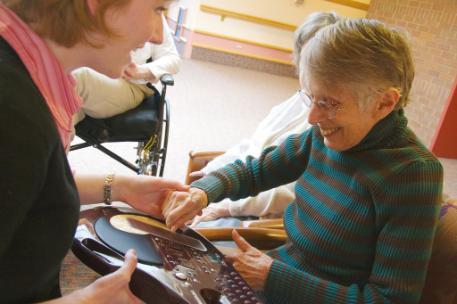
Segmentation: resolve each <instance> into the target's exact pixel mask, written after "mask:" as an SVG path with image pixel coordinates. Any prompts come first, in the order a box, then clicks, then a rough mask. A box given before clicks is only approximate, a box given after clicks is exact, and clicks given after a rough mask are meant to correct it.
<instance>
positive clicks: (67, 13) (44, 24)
mask: <svg viewBox="0 0 457 304" xmlns="http://www.w3.org/2000/svg"><path fill="white" fill-rule="evenodd" d="M1 1H2V2H3V3H4V4H5V5H6V6H7V7H8V8H10V9H11V10H12V11H14V12H15V13H16V14H17V15H18V16H19V17H20V18H21V19H22V20H23V21H24V22H25V23H27V24H29V25H30V26H31V27H32V28H33V29H34V31H35V32H37V34H38V35H40V36H41V37H43V38H47V39H50V40H52V41H54V42H56V43H57V44H59V45H62V46H64V47H72V46H74V45H75V44H76V43H79V42H82V43H87V44H89V45H91V46H97V44H96V42H95V41H91V40H90V39H89V33H91V32H98V33H100V34H103V35H106V36H108V37H116V36H117V34H116V33H114V32H113V31H112V30H111V29H110V28H109V27H108V26H107V24H106V20H105V14H106V12H107V11H108V10H109V9H111V8H116V9H119V8H122V7H124V6H125V5H127V4H128V3H129V2H130V1H131V0H101V1H99V4H98V7H97V10H96V11H95V12H94V13H93V14H92V13H91V12H90V11H89V8H88V7H87V1H83V0H33V1H31V0H1Z"/></svg>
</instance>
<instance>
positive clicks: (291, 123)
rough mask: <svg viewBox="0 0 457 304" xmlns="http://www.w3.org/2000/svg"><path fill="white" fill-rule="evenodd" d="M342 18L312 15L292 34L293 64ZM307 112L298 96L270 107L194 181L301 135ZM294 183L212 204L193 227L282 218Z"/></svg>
mask: <svg viewBox="0 0 457 304" xmlns="http://www.w3.org/2000/svg"><path fill="white" fill-rule="evenodd" d="M340 19H341V17H340V16H338V15H336V14H335V13H313V14H311V15H309V16H308V18H307V19H306V20H305V22H304V23H303V24H302V25H301V26H300V27H298V29H297V30H296V31H295V37H294V38H295V39H294V64H295V67H296V68H297V69H298V68H299V67H300V64H299V58H300V52H301V49H302V47H303V46H304V45H305V43H306V42H307V41H308V40H309V39H311V38H312V37H313V36H314V35H315V34H316V33H317V32H318V31H319V30H320V29H321V28H323V27H325V26H327V25H329V24H333V23H335V22H337V21H338V20H340ZM308 112H309V108H307V107H306V106H305V105H304V104H303V101H302V99H301V98H300V96H299V94H298V92H297V93H295V94H294V95H292V96H291V97H290V98H289V99H288V100H286V101H284V102H283V103H281V104H279V105H277V106H275V107H273V109H271V111H270V113H269V114H268V116H267V117H266V118H265V119H264V120H263V121H262V122H261V123H260V124H259V125H258V127H257V129H256V130H255V132H254V134H252V136H251V138H249V139H245V140H243V141H241V142H240V143H239V144H238V145H236V146H234V147H232V148H230V149H229V150H227V151H226V152H225V153H224V154H222V155H220V156H218V157H216V158H215V159H214V160H212V161H211V162H209V163H208V164H207V165H206V166H205V167H204V168H203V169H202V170H201V171H197V172H193V173H191V175H192V176H194V177H199V176H204V175H206V174H208V173H209V172H212V171H215V170H217V169H219V168H220V167H222V166H225V165H226V164H229V163H232V162H234V161H235V160H237V159H245V158H246V157H247V156H248V155H251V156H253V157H258V156H260V154H261V152H262V151H263V150H264V149H265V148H266V147H269V146H273V145H278V144H280V143H281V142H282V141H283V140H285V139H286V138H287V137H288V136H289V135H291V134H295V133H302V132H303V131H305V130H306V129H308V128H309V127H311V125H310V124H309V123H308V119H307V117H308ZM294 187H295V182H294V183H290V184H287V185H283V186H280V187H277V188H274V189H271V190H268V191H265V192H261V193H259V194H258V195H257V196H255V197H247V198H244V199H240V200H237V201H232V200H230V199H224V200H222V201H221V202H218V203H212V204H210V205H209V206H208V207H206V208H205V209H203V213H202V215H201V216H197V217H196V218H195V219H194V221H193V223H192V225H193V226H196V225H197V224H199V223H200V222H203V221H211V220H216V219H218V218H220V217H227V216H258V217H260V218H278V217H281V216H282V214H283V211H284V208H285V207H286V206H287V205H288V204H289V203H290V202H292V201H293V199H294Z"/></svg>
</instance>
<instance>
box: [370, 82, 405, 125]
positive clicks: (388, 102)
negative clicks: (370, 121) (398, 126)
mask: <svg viewBox="0 0 457 304" xmlns="http://www.w3.org/2000/svg"><path fill="white" fill-rule="evenodd" d="M400 96H401V94H400V91H399V90H398V89H397V88H393V87H391V88H388V89H387V90H385V91H384V92H383V93H382V94H381V97H380V99H379V102H378V104H377V107H376V110H377V113H378V115H379V118H380V119H382V118H384V117H386V116H387V115H389V114H390V113H392V111H393V110H394V109H395V107H396V106H397V103H398V101H399V100H400Z"/></svg>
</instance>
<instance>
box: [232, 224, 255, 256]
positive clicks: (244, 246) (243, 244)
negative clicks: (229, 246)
mask: <svg viewBox="0 0 457 304" xmlns="http://www.w3.org/2000/svg"><path fill="white" fill-rule="evenodd" d="M232 239H233V241H235V244H236V245H237V246H238V248H239V249H240V250H241V251H243V252H246V251H247V250H248V249H250V248H253V247H252V246H251V244H249V243H248V242H247V241H246V240H245V239H244V238H243V237H242V236H241V235H240V234H239V233H238V231H236V229H233V230H232Z"/></svg>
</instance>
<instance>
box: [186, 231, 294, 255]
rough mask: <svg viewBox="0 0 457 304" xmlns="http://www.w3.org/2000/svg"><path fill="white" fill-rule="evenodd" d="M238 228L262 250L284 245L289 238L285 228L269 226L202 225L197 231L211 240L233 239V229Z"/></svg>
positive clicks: (249, 240)
mask: <svg viewBox="0 0 457 304" xmlns="http://www.w3.org/2000/svg"><path fill="white" fill-rule="evenodd" d="M234 229H235V230H236V231H237V232H238V233H239V234H240V235H241V236H242V237H243V238H245V239H246V240H247V241H248V242H249V243H250V244H251V245H252V246H254V247H256V248H257V249H260V250H270V249H273V248H276V247H279V246H281V245H283V244H284V243H285V242H286V240H287V234H286V232H285V231H284V230H279V229H267V228H233V227H202V228H194V230H195V231H197V232H198V233H200V234H201V235H203V236H204V237H206V238H207V239H208V240H210V241H231V240H232V230H234Z"/></svg>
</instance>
